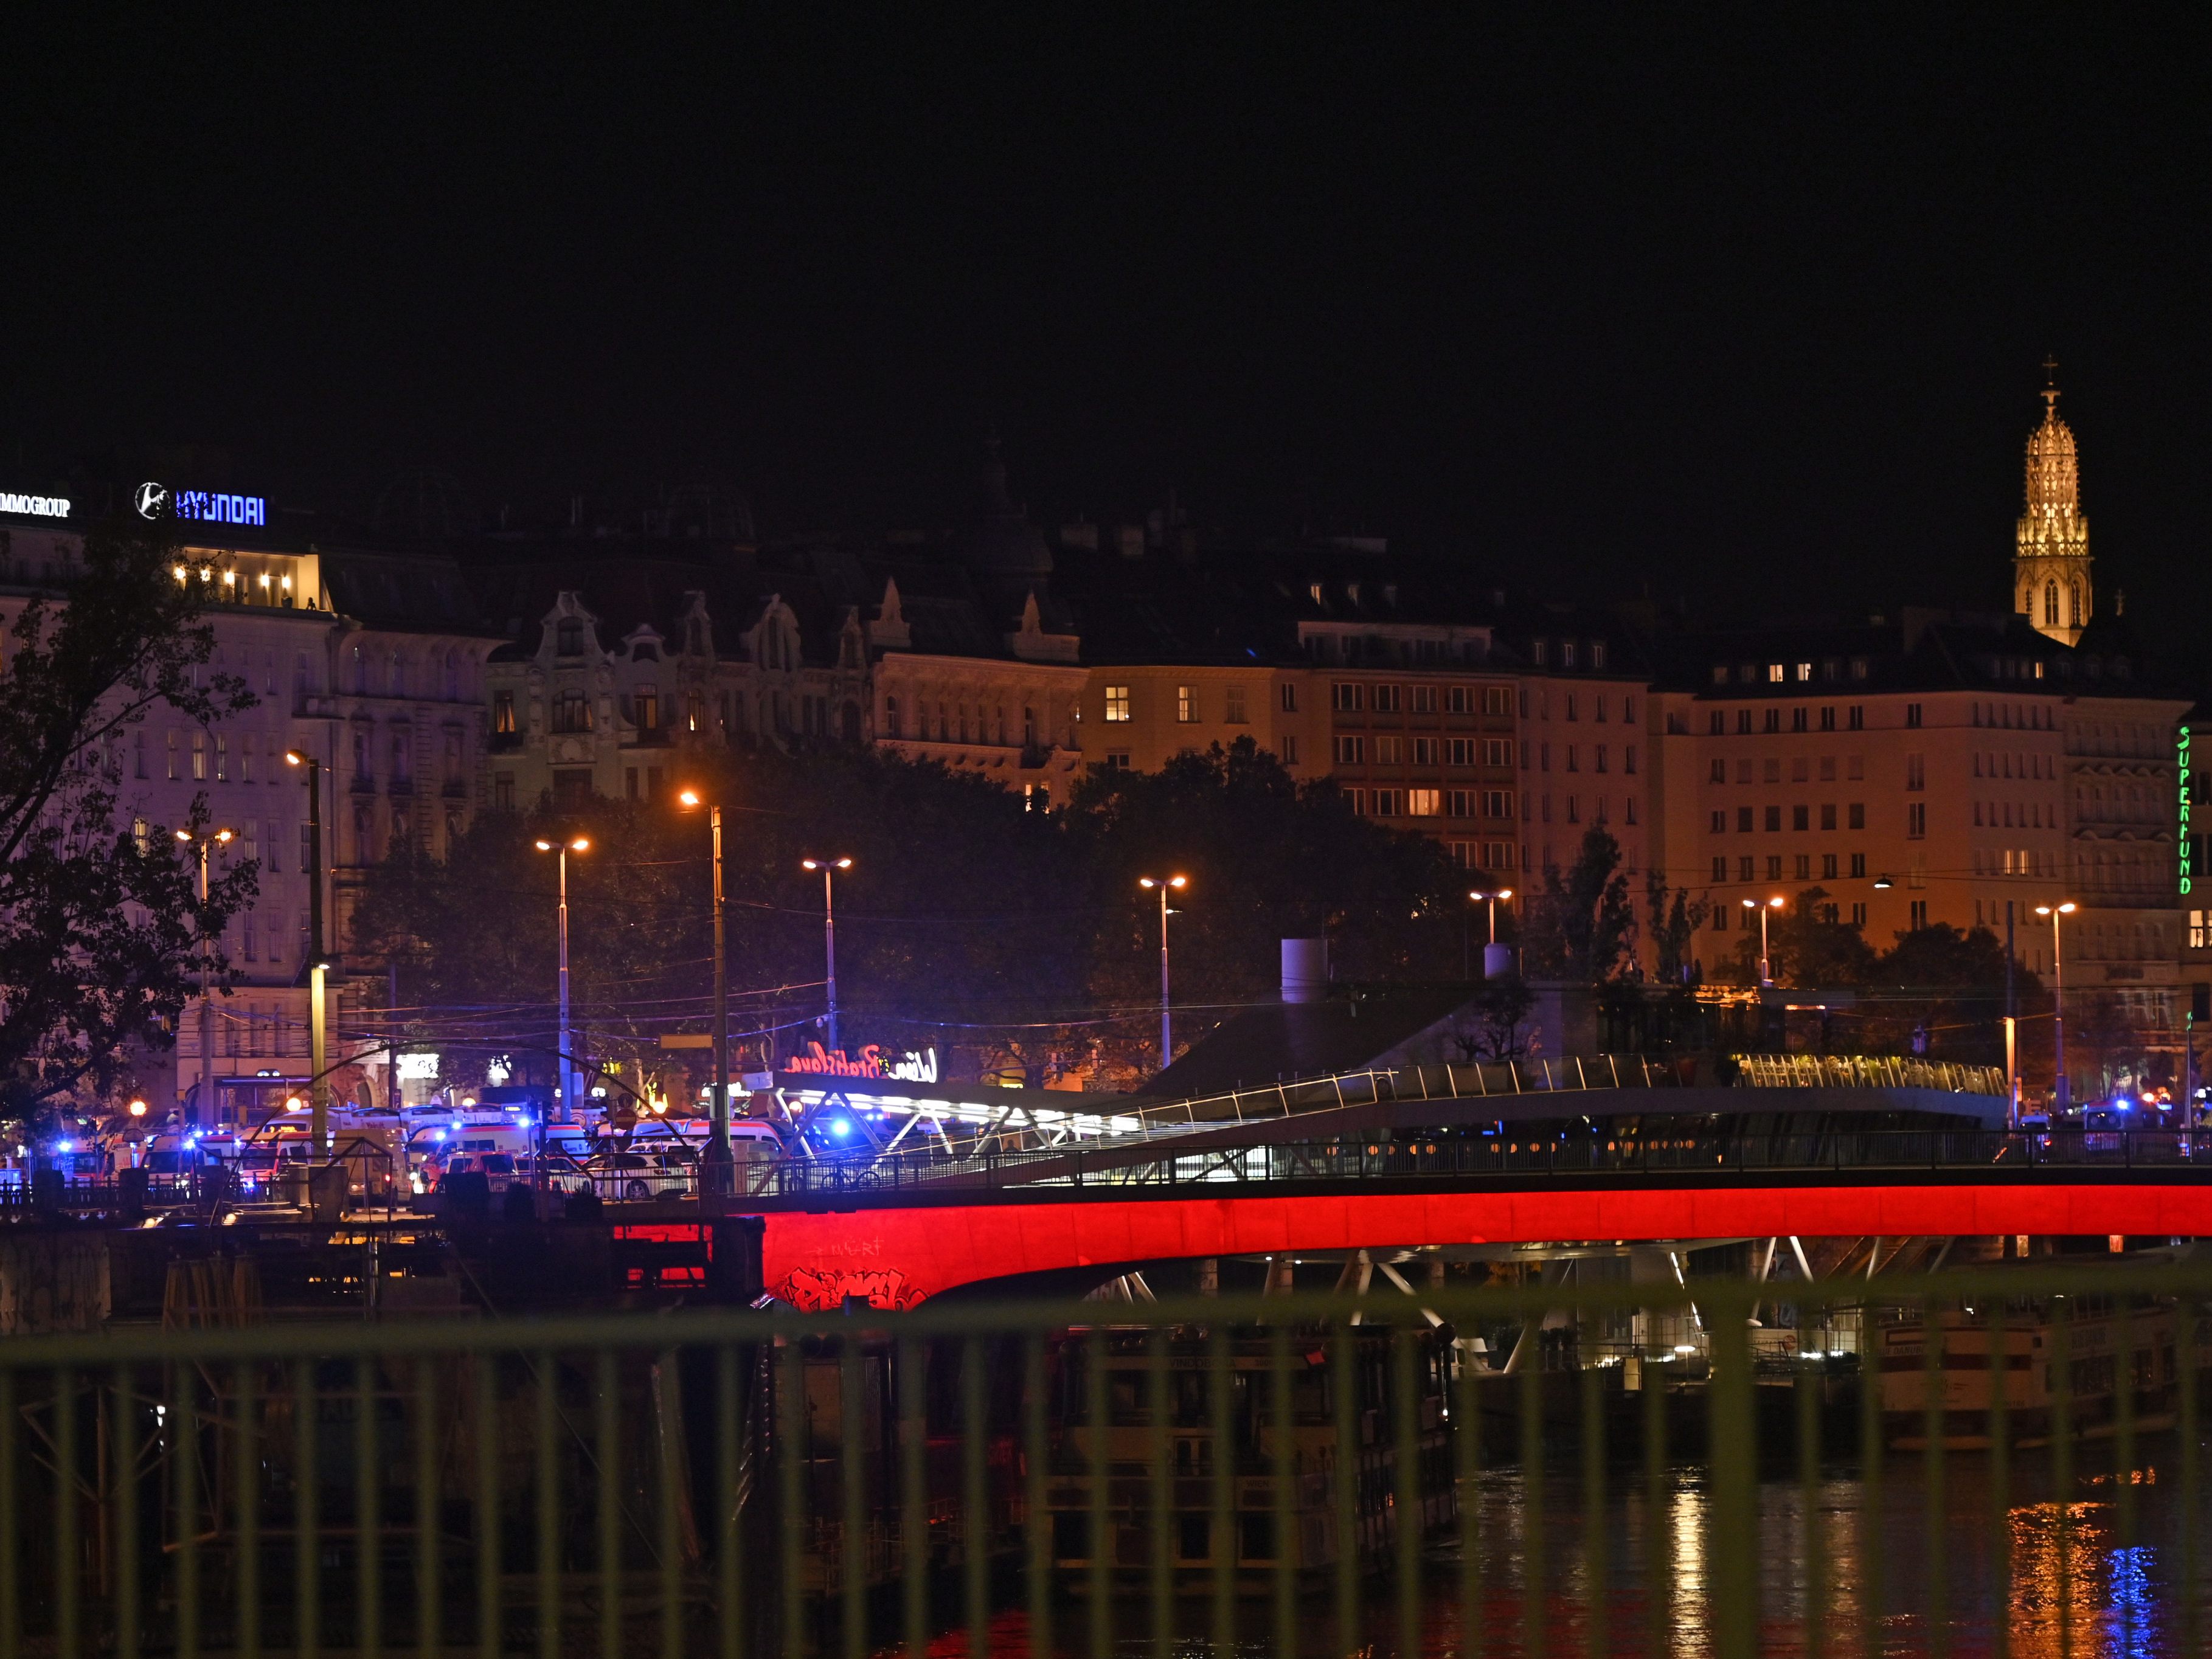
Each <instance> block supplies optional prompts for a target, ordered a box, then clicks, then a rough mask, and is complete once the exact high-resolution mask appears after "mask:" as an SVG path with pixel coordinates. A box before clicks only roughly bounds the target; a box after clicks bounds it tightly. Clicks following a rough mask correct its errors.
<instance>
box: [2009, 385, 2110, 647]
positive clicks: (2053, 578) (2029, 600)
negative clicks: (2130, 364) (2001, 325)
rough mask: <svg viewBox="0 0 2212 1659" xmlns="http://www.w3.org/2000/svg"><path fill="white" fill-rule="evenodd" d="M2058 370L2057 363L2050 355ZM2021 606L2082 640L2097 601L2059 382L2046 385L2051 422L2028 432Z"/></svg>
mask: <svg viewBox="0 0 2212 1659" xmlns="http://www.w3.org/2000/svg"><path fill="white" fill-rule="evenodd" d="M2044 368H2045V369H2046V370H2050V371H2051V372H2052V373H2053V374H2055V373H2056V372H2057V365H2055V364H2052V363H2047V362H2046V363H2045V365H2044ZM2012 590H2013V598H2014V600H2015V605H2014V609H2015V610H2016V611H2019V612H2020V614H2021V616H2023V617H2027V619H2028V621H2029V622H2031V623H2033V624H2034V625H2035V629H2036V631H2037V632H2039V633H2041V634H2045V635H2049V636H2050V637H2051V638H2052V639H2054V640H2057V641H2058V642H2059V643H2060V644H2062V645H2077V644H2079V643H2080V642H2081V630H2082V629H2083V628H2084V627H2085V626H2087V623H2088V621H2089V617H2090V614H2091V612H2092V611H2093V608H2094V606H2095V603H2096V599H2095V593H2094V590H2093V588H2092V587H2091V586H2090V580H2089V521H2088V520H2087V519H2086V518H2084V517H2082V515H2081V459H2080V457H2079V456H2078V455H2077V454H2076V453H2075V447H2074V434H2073V431H2072V429H2071V428H2069V427H2068V426H2067V424H2066V422H2063V421H2062V420H2060V419H2059V418H2058V388H2057V386H2056V385H2050V386H2045V388H2044V392H2043V424H2042V425H2041V426H2039V427H2038V428H2036V429H2035V430H2034V431H2033V433H2032V434H2030V435H2029V436H2028V440H2027V511H2026V512H2025V513H2022V514H2021V520H2020V526H2019V529H2018V531H2017V532H2016V534H2015V551H2014V554H2013V561H2012Z"/></svg>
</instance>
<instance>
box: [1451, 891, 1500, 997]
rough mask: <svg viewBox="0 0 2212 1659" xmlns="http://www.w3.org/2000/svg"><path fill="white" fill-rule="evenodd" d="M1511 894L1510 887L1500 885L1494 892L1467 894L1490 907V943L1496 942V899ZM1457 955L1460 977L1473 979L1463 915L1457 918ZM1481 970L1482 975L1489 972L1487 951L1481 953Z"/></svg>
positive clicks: (1472, 966) (1470, 951) (1472, 954)
mask: <svg viewBox="0 0 2212 1659" xmlns="http://www.w3.org/2000/svg"><path fill="white" fill-rule="evenodd" d="M1512 896H1513V890H1512V889H1511V888H1510V887H1501V888H1499V889H1498V890H1497V891H1496V892H1494V893H1469V894H1468V898H1470V899H1472V900H1473V901H1474V902H1475V903H1477V904H1487V905H1488V906H1489V907H1490V942H1491V944H1492V945H1496V944H1497V943H1498V900H1500V899H1510V898H1511V897H1512ZM1459 956H1460V963H1459V966H1460V976H1461V977H1462V979H1473V978H1474V951H1473V950H1472V949H1471V948H1470V947H1469V945H1468V942H1467V918H1466V916H1465V915H1462V916H1461V917H1460V919H1459ZM1482 971H1483V975H1484V977H1485V978H1487V977H1488V976H1489V974H1490V954H1489V952H1488V951H1485V952H1484V953H1483V958H1482Z"/></svg>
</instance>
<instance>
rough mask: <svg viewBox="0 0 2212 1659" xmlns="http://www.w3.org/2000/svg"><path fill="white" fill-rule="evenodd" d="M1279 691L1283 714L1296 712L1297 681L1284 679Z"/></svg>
mask: <svg viewBox="0 0 2212 1659" xmlns="http://www.w3.org/2000/svg"><path fill="white" fill-rule="evenodd" d="M1281 691H1282V702H1283V712H1284V713H1285V714H1297V712H1298V685H1297V681H1296V680H1285V681H1284V682H1283V684H1282V686H1281Z"/></svg>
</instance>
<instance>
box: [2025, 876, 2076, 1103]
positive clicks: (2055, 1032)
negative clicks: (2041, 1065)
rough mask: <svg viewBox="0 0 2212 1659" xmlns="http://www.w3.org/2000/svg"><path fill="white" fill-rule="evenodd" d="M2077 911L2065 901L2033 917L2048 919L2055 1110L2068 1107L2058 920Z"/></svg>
mask: <svg viewBox="0 0 2212 1659" xmlns="http://www.w3.org/2000/svg"><path fill="white" fill-rule="evenodd" d="M2077 908H2080V907H2078V906H2077V905H2075V902H2074V901H2073V900H2071V899H2066V900H2063V902H2059V903H2057V904H2039V905H2037V906H2036V907H2035V914H2036V915H2039V916H2049V917H2050V918H2051V1060H2052V1064H2053V1066H2055V1068H2056V1069H2057V1079H2056V1081H2055V1085H2054V1086H2055V1088H2056V1090H2057V1103H2058V1109H2059V1110H2060V1111H2062V1112H2063V1111H2064V1110H2065V1109H2066V1107H2067V1094H2068V1090H2067V1087H2066V964H2065V962H2064V959H2063V957H2062V956H2061V955H2060V952H2059V949H2058V918H2059V917H2061V916H2070V915H2073V914H2074V912H2075V910H2076V909H2077Z"/></svg>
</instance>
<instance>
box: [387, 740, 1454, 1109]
mask: <svg viewBox="0 0 2212 1659" xmlns="http://www.w3.org/2000/svg"><path fill="white" fill-rule="evenodd" d="M680 781H684V782H691V781H696V782H697V783H698V784H699V786H700V787H701V788H702V791H703V792H704V793H706V794H707V795H708V798H709V799H720V801H721V802H722V804H723V811H724V820H723V822H724V829H723V833H724V848H725V869H726V899H727V914H728V919H729V920H728V927H729V958H730V981H731V985H732V993H733V996H732V1009H733V1012H732V1030H733V1032H734V1033H737V1034H739V1035H741V1036H744V1038H745V1039H746V1041H747V1042H750V1043H751V1044H753V1045H756V1047H757V1045H759V1044H761V1043H763V1042H769V1041H773V1042H775V1045H776V1047H777V1049H778V1051H779V1052H784V1053H787V1052H789V1051H790V1050H791V1049H792V1048H794V1047H796V1046H798V1045H799V1044H801V1043H803V1042H806V1041H809V1040H812V1039H817V1038H819V1037H820V1036H822V1032H821V1030H820V1028H819V1026H818V1024H817V1020H818V1017H819V1015H820V1012H821V1011H822V1008H823V987H822V981H823V885H822V877H821V876H820V875H819V874H818V873H810V872H806V871H805V870H804V869H802V868H801V866H800V861H801V860H802V859H805V858H807V857H810V856H811V857H817V858H822V857H826V858H833V859H834V858H839V857H849V858H850V859H852V860H853V866H852V868H851V869H850V870H849V871H847V872H841V873H840V874H838V875H837V876H836V878H835V881H836V886H835V894H836V916H837V927H836V947H837V981H838V994H839V1001H840V1007H841V1012H842V1022H841V1023H842V1031H841V1036H842V1038H843V1040H844V1043H845V1046H846V1047H848V1048H854V1047H857V1046H858V1045H859V1044H860V1043H863V1042H876V1043H880V1044H882V1045H884V1046H885V1047H887V1048H897V1047H902V1046H914V1047H921V1046H926V1045H935V1046H938V1047H939V1048H947V1047H965V1048H969V1049H970V1050H971V1051H972V1053H973V1054H974V1055H975V1056H976V1057H977V1063H980V1064H981V1065H982V1066H984V1067H985V1069H992V1068H994V1067H997V1066H1006V1067H1007V1068H1010V1069H1012V1070H1015V1071H1017V1072H1019V1073H1023V1074H1031V1073H1035V1072H1036V1071H1039V1070H1041V1069H1042V1068H1043V1067H1045V1066H1048V1065H1050V1066H1066V1065H1069V1064H1073V1063H1075V1062H1077V1061H1079V1060H1080V1061H1082V1062H1083V1063H1085V1064H1093V1063H1103V1064H1105V1065H1106V1066H1108V1068H1109V1070H1113V1069H1116V1068H1122V1067H1129V1066H1151V1065H1156V1064H1157V1063H1158V1062H1157V1049H1158V1040H1157V1036H1156V1035H1155V1034H1156V1033H1157V1031H1158V1015H1157V1006H1158V985H1159V981H1158V962H1159V957H1158V950H1159V912H1158V902H1157V900H1156V899H1155V898H1154V897H1153V896H1152V895H1150V894H1148V893H1146V892H1145V891H1144V890H1141V889H1139V886H1138V884H1137V878H1138V877H1139V876H1140V875H1146V874H1150V875H1154V876H1164V875H1183V876H1187V877H1188V878H1189V885H1188V888H1186V889H1185V890H1182V892H1181V893H1180V894H1178V895H1177V896H1176V909H1177V910H1178V912H1179V914H1178V915H1176V916H1175V917H1174V918H1173V921H1172V923H1171V926H1172V928H1173V930H1174V931H1173V942H1174V951H1175V956H1174V963H1175V992H1176V998H1175V1000H1176V1004H1177V1006H1178V1007H1179V1008H1187V1009H1188V1010H1189V1011H1190V1012H1188V1014H1186V1015H1182V1016H1179V1018H1178V1022H1177V1034H1178V1036H1183V1035H1184V1034H1185V1033H1186V1032H1187V1033H1188V1035H1189V1036H1196V1035H1198V1033H1199V1031H1200V1030H1201V1029H1202V1028H1203V1026H1204V1025H1205V1024H1206V1023H1207V1022H1208V1021H1209V1020H1210V1019H1212V1018H1218V1017H1219V1015H1220V1014H1221V1013H1222V1012H1225V1011H1227V1010H1228V1009H1231V1008H1233V1007H1235V1006H1239V1005H1241V1004H1243V1003H1245V1002H1249V1001H1251V1000H1255V999H1257V998H1261V997H1263V996H1264V997H1272V996H1273V994H1274V992H1275V987H1276V984H1277V975H1278V969H1279V956H1278V941H1279V939H1281V938H1283V937H1285V936H1294V935H1304V934H1320V933H1326V934H1328V936H1329V937H1330V938H1331V939H1332V941H1333V943H1334V946H1335V948H1336V951H1337V953H1338V960H1339V963H1340V965H1341V967H1342V969H1343V970H1344V971H1345V972H1346V974H1361V975H1376V976H1382V975H1401V974H1404V973H1407V972H1412V971H1417V970H1418V969H1419V968H1420V967H1422V966H1425V965H1428V964H1425V963H1424V962H1423V961H1422V960H1421V953H1422V951H1424V949H1427V950H1431V951H1433V950H1435V949H1436V948H1437V946H1438V945H1440V944H1442V943H1443V929H1442V927H1440V925H1439V923H1438V921H1437V919H1438V918H1439V917H1440V916H1443V915H1449V916H1450V918H1451V921H1450V924H1449V925H1450V926H1452V927H1455V926H1456V910H1455V908H1453V904H1452V898H1453V893H1454V890H1455V888H1456V886H1457V882H1456V880H1455V876H1454V872H1453V870H1452V867H1451V866H1450V865H1449V861H1448V860H1446V859H1445V858H1444V856H1443V854H1442V852H1441V850H1440V849H1439V848H1437V847H1436V845H1435V844H1434V843H1433V842H1430V841H1428V840H1426V839H1425V838H1422V837H1417V836H1407V835H1401V834H1398V833H1395V832H1393V831H1390V830H1388V829H1383V828H1381V827H1379V826H1377V825H1376V824H1374V823H1371V822H1370V821H1368V820H1366V819H1363V818H1361V817H1358V815H1357V814H1355V813H1353V812H1352V811H1351V809H1350V808H1349V806H1348V805H1346V803H1345V802H1344V801H1343V800H1342V799H1340V797H1339V796H1338V795H1337V794H1336V793H1335V791H1334V789H1333V788H1332V787H1327V786H1320V787H1315V786H1306V787H1300V786H1299V785H1298V784H1297V782H1296V781H1295V780H1293V779H1291V777H1290V775H1288V774H1287V773H1286V772H1285V771H1284V769H1282V767H1281V766H1280V765H1279V763H1277V762H1276V761H1275V760H1274V758H1273V757H1272V756H1269V755H1267V754H1264V753H1262V752H1261V751H1260V750H1258V749H1256V748H1255V746H1254V745H1253V744H1251V743H1250V742H1249V740H1248V741H1240V742H1239V743H1238V744H1237V745H1236V746H1235V747H1234V748H1231V749H1229V750H1221V749H1216V750H1213V751H1212V753H1210V754H1207V755H1203V756H1199V755H1193V756H1185V757H1181V758H1179V759H1178V760H1176V761H1175V762H1172V763H1170V765H1169V766H1168V767H1166V768H1165V769H1163V770H1162V771H1160V772H1158V773H1156V774H1149V775H1147V774H1134V775H1133V774H1108V775H1103V776H1101V777H1098V778H1096V779H1093V780H1092V781H1090V782H1087V783H1086V784H1085V785H1084V786H1083V787H1081V788H1080V789H1079V790H1078V791H1077V793H1076V795H1075V797H1074V799H1073V801H1072V802H1071V803H1070V804H1069V805H1068V806H1067V807H1066V809H1065V810H1064V811H1058V812H1054V813H1049V814H1048V813H1045V812H1042V811H1030V810H1029V809H1028V806H1027V804H1026V803H1025V802H1024V799H1022V798H1021V797H1020V796H1018V795H1016V794H1013V793H1009V792H1008V791H1006V790H1005V789H1003V788H1000V787H998V786H997V785H995V784H994V783H992V782H990V781H987V780H985V779H982V778H980V777H977V776H975V775H969V774H956V773H952V772H950V771H947V770H946V769H944V768H942V767H939V766H936V765H933V764H929V763H915V762H910V761H907V760H903V759H901V758H899V757H896V756H891V755H887V754H884V753H882V752H879V751H876V750H862V749H851V750H847V749H835V750H823V751H817V752H815V753H811V754H805V755H800V756H785V755H781V754H778V753H774V752H765V753H740V754H731V755H716V756H714V757H711V758H710V757H705V756H702V757H698V763H697V764H696V766H694V767H693V768H692V769H690V771H687V772H684V773H682V774H680ZM556 830H557V831H562V832H566V833H570V834H573V833H577V832H581V833H583V834H586V836H589V837H590V839H591V840H592V842H593V847H592V851H590V852H588V853H586V854H581V855H578V856H575V857H574V858H572V859H571V860H570V864H569V875H568V879H569V907H570V918H571V935H570V938H571V945H570V960H571V973H572V978H573V981H574V1003H575V1008H576V1012H577V1018H578V1020H579V1022H580V1024H588V1026H589V1027H590V1029H591V1030H592V1032H593V1035H594V1039H595V1040H606V1041H612V1042H616V1043H617V1045H618V1046H625V1047H627V1048H629V1050H630V1051H632V1052H634V1053H635V1054H637V1055H638V1056H639V1058H640V1059H641V1060H647V1062H648V1063H649V1064H653V1065H665V1062H664V1061H662V1060H659V1059H658V1058H655V1057H653V1043H654V1042H656V1041H657V1036H658V1034H659V1032H660V1031H662V1030H686V1031H693V1032H696V1031H698V1030H702V1029H704V1026H705V1024H706V1022H707V1021H708V1019H709V1018H711V995H710V992H711V981H710V977H709V975H710V961H711V949H712V935H711V927H712V915H711V903H710V898H709V893H710V885H709V884H710V880H711V875H710V872H709V869H708V826H707V823H706V822H705V815H704V814H703V813H686V812H682V811H678V810H676V808H675V805H674V801H673V798H672V796H671V798H669V799H666V800H665V801H663V802H661V803H659V804H652V805H648V804H644V803H638V802H630V801H611V800H593V801H592V802H589V803H587V804H586V805H584V806H582V807H581V808H580V809H579V810H578V811H574V812H565V813H556V812H554V811H551V809H550V808H544V809H540V810H539V811H536V812H533V813H532V814H530V815H527V816H517V815H514V814H501V813H493V814H487V815H485V816H483V817H481V818H479V819H478V820H477V823H476V824H475V825H474V826H472V827H471V829H470V830H469V831H468V832H467V834H466V835H465V836H464V837H463V839H462V840H461V841H460V842H459V843H458V844H457V845H456V846H455V847H454V848H453V851H452V853H451V855H450V862H449V863H447V864H443V865H441V864H436V863H433V862H431V861H429V860H425V859H422V858H420V857H415V858H408V859H403V860H398V861H395V862H392V863H387V864H386V865H384V866H380V868H378V869H376V870H375V871H374V872H371V874H370V877H369V879H368V884H367V886H366V889H365V891H364V895H363V898H362V903H361V905H360V907H359V908H358V909H357V911H356V915H355V922H354V926H355V934H354V939H353V941H352V947H351V948H352V949H353V950H355V951H356V952H358V953H361V954H362V955H364V956H366V957H371V958H383V957H389V958H391V959H393V960H396V961H397V962H398V963H399V964H400V969H401V981H402V984H401V997H400V1000H401V1002H402V1003H403V1004H405V1005H416V1004H431V1003H435V1004H443V1005H447V1006H451V1007H455V1008H462V1009H473V1010H475V1011H477V1017H478V1018H480V1021H481V1023H482V1024H483V1026H484V1028H485V1029H487V1030H490V1029H493V1028H494V1027H495V1026H498V1025H499V1024H500V1023H501V1021H504V1022H505V1029H511V1030H528V1031H530V1032H532V1033H533V1034H534V1035H533V1036H532V1037H531V1038H530V1041H531V1042H533V1043H537V1044H539V1045H540V1046H550V1031H551V1001H552V987H553V984H554V973H555V937H554V914H555V899H554V891H553V888H554V868H553V860H552V859H551V858H550V857H548V856H546V855H545V854H540V853H538V851H536V850H535V848H534V847H533V845H532V843H533V842H534V841H536V840H537V839H538V838H539V837H541V836H544V837H545V838H548V839H551V838H553V836H554V832H556ZM1451 938H1452V939H1453V940H1454V941H1455V939H1456V934H1455V933H1453V934H1452V935H1451ZM1452 955H1453V956H1454V957H1456V945H1455V943H1454V945H1453V946H1452Z"/></svg>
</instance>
